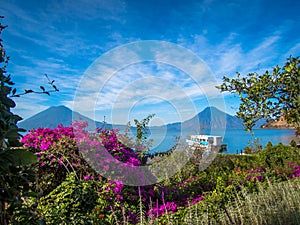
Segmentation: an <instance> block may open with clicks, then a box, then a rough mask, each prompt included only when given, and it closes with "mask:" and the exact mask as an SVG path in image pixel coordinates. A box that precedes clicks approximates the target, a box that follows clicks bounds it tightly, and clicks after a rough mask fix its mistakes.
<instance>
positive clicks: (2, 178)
mask: <svg viewBox="0 0 300 225" xmlns="http://www.w3.org/2000/svg"><path fill="white" fill-rule="evenodd" d="M1 18H3V17H1ZM4 28H5V26H3V25H2V24H1V23H0V34H1V33H2V30H3V29H4ZM8 61H9V57H8V56H6V51H5V49H4V47H3V44H2V39H0V64H1V65H0V66H1V68H0V223H1V224H3V225H6V224H8V223H9V222H11V221H13V219H14V218H13V216H12V214H13V212H14V211H15V210H16V209H17V208H18V207H19V206H20V204H21V202H22V198H23V197H24V196H26V195H29V194H30V182H31V181H33V179H34V176H33V171H32V170H30V169H28V167H26V166H27V165H28V164H30V163H33V162H35V161H36V157H35V156H34V155H33V154H32V153H29V152H27V151H25V150H23V149H21V148H17V147H19V146H20V143H19V138H20V136H21V135H20V133H19V132H21V131H24V130H23V129H20V128H18V126H17V123H18V121H20V120H21V119H22V118H21V117H20V116H18V115H15V114H14V113H12V112H11V109H12V108H14V107H15V106H16V104H15V102H14V101H13V100H12V99H11V98H10V95H11V94H13V93H14V92H15V89H12V86H13V85H14V83H13V82H12V81H11V77H10V75H7V71H6V67H7V64H8Z"/></svg>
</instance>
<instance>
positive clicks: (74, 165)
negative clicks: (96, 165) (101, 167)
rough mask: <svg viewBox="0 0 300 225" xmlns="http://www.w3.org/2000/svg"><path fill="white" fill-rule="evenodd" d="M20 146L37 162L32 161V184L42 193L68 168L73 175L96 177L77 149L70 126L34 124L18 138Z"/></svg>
mask: <svg viewBox="0 0 300 225" xmlns="http://www.w3.org/2000/svg"><path fill="white" fill-rule="evenodd" d="M21 142H22V143H24V147H27V148H28V150H29V151H31V152H33V153H35V155H36V156H37V157H38V162H37V163H35V164H33V165H32V168H34V169H35V171H36V173H37V176H36V180H37V181H38V182H36V185H35V188H36V191H38V192H40V194H42V195H46V194H48V193H49V192H51V191H52V190H53V189H55V188H56V187H57V186H58V185H60V184H61V182H62V181H63V180H64V179H65V178H66V176H67V174H68V173H70V172H75V173H76V176H77V177H80V178H82V179H83V178H87V177H88V176H94V177H96V173H95V171H94V170H93V169H92V168H90V167H89V166H88V164H87V163H86V162H85V160H84V159H83V157H82V156H81V154H80V153H79V150H78V147H77V142H76V140H75V137H74V132H73V127H63V126H62V125H58V127H57V128H54V129H51V128H38V129H32V130H30V131H29V132H28V133H27V134H26V135H25V136H24V137H23V138H22V139H21Z"/></svg>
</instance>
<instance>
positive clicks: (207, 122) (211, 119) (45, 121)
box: [18, 106, 243, 130]
mask: <svg viewBox="0 0 300 225" xmlns="http://www.w3.org/2000/svg"><path fill="white" fill-rule="evenodd" d="M79 119H82V120H84V121H87V122H88V123H89V124H94V123H96V124H95V125H96V127H103V126H104V125H105V126H106V127H112V125H111V124H104V123H102V122H98V121H94V120H92V119H90V118H88V117H86V116H83V115H81V114H80V113H78V112H73V111H72V110H71V109H69V108H67V107H66V106H53V107H50V108H48V109H46V110H44V111H42V112H39V113H37V114H36V115H34V116H32V117H30V118H28V119H26V120H24V121H21V122H20V123H19V124H18V125H19V127H22V128H24V129H26V130H31V129H37V128H39V127H44V128H46V127H49V128H55V127H57V126H58V124H62V125H63V126H70V125H71V123H72V120H79ZM197 124H198V125H199V126H200V127H202V128H204V129H207V128H212V129H218V128H220V129H241V128H243V123H242V120H241V119H239V118H237V117H235V116H231V115H229V114H227V113H225V112H223V111H221V110H219V109H217V108H216V107H207V108H205V109H204V110H203V111H202V112H200V113H198V114H197V115H195V116H194V117H193V118H191V119H189V120H187V121H184V122H183V123H180V122H177V123H172V124H168V125H167V128H168V129H179V130H180V129H181V128H182V127H183V128H187V129H192V128H193V126H195V125H197ZM113 127H115V128H120V129H121V128H125V125H113ZM198 128H199V127H198Z"/></svg>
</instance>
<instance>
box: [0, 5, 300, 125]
mask: <svg viewBox="0 0 300 225" xmlns="http://www.w3.org/2000/svg"><path fill="white" fill-rule="evenodd" d="M0 5H1V6H0V15H2V16H4V19H2V20H1V23H2V24H3V25H7V26H8V27H7V28H6V29H5V30H4V31H3V33H2V35H1V38H2V39H3V44H4V47H5V49H6V52H7V55H9V56H10V61H9V64H8V68H7V70H8V72H9V73H10V74H11V76H12V79H13V81H14V82H15V87H16V88H17V90H18V91H19V92H22V91H23V90H24V89H33V90H39V87H40V86H41V85H42V86H44V87H46V88H47V89H51V87H50V86H47V82H48V81H47V79H46V77H45V75H44V74H47V75H48V76H49V77H50V79H51V80H55V85H56V86H57V88H58V89H59V90H60V91H59V92H58V93H51V95H50V96H47V95H38V94H32V95H25V96H22V97H20V98H15V99H14V100H15V102H16V103H17V106H16V108H15V109H14V112H15V113H17V114H19V115H20V116H22V117H23V118H24V119H27V118H29V117H30V116H33V115H34V114H36V113H38V112H40V111H42V110H45V109H47V108H49V107H51V106H58V105H65V106H67V107H69V108H70V109H73V110H75V111H78V112H80V113H82V114H83V115H86V116H89V117H91V118H93V119H95V120H98V121H103V120H104V117H105V120H106V122H110V123H117V124H120V123H121V124H125V123H126V122H127V121H132V120H133V119H135V118H136V119H142V118H145V117H146V116H147V115H149V114H151V113H155V114H156V116H155V117H154V118H155V119H153V120H152V122H151V123H152V125H159V124H167V123H172V122H176V121H184V120H186V119H189V118H191V117H192V116H194V115H195V114H196V113H198V112H200V111H202V110H203V109H204V108H206V107H207V106H216V107H218V108H219V109H221V110H224V111H226V112H227V113H229V114H232V115H233V114H235V112H236V111H237V110H238V107H239V99H238V97H237V96H235V95H232V94H228V93H220V92H219V91H218V90H217V89H216V88H215V86H216V85H219V84H221V83H222V77H223V76H227V77H234V76H236V72H240V73H241V74H242V75H246V74H248V73H251V72H257V73H264V72H265V71H266V70H271V69H272V68H273V67H274V66H276V65H280V66H283V65H284V63H285V62H286V60H287V58H288V57H289V56H290V55H292V56H299V55H300V14H299V11H300V2H299V1H292V0H278V1H269V0H253V1H248V0H247V1H246V0H230V1H226V0H225V1H224V0H223V1H219V0H203V1H201V0H173V1H172V0H164V1H158V0H152V1H138V0H125V1H124V0H110V1H104V0H90V1H88V0H76V1H71V0H62V1H58V0H48V1H39V0H27V1H23V0H5V1H4V0H0Z"/></svg>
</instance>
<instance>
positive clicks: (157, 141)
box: [149, 128, 296, 154]
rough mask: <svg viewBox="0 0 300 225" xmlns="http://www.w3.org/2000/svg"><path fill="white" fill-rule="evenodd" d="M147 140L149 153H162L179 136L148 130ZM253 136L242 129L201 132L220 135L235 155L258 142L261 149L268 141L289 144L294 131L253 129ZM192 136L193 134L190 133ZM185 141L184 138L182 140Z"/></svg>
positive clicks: (174, 131) (165, 131) (178, 134)
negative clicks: (149, 147) (149, 141)
mask: <svg viewBox="0 0 300 225" xmlns="http://www.w3.org/2000/svg"><path fill="white" fill-rule="evenodd" d="M150 130H151V134H150V135H149V138H152V139H153V140H154V142H153V145H152V148H151V150H150V151H151V152H164V151H167V150H169V149H170V148H171V147H172V146H173V145H174V144H175V143H176V142H175V137H176V136H180V131H178V130H164V129H155V128H154V129H153V128H150ZM253 132H254V135H253V136H252V135H251V133H249V132H246V131H245V130H243V129H227V130H225V131H222V130H220V131H218V130H214V131H213V132H208V131H203V134H209V135H220V136H222V137H223V144H227V146H228V153H230V154H235V153H237V151H238V152H240V151H241V150H243V149H244V148H245V147H246V146H247V145H249V144H250V143H253V142H254V140H255V139H257V140H258V142H259V143H260V144H262V145H263V147H265V146H266V144H267V143H268V141H271V142H272V144H273V145H276V144H278V143H280V142H281V143H283V144H289V143H290V141H291V140H292V139H296V138H295V130H292V129H254V130H253ZM192 134H194V133H192ZM182 140H183V141H185V138H183V139H182Z"/></svg>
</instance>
